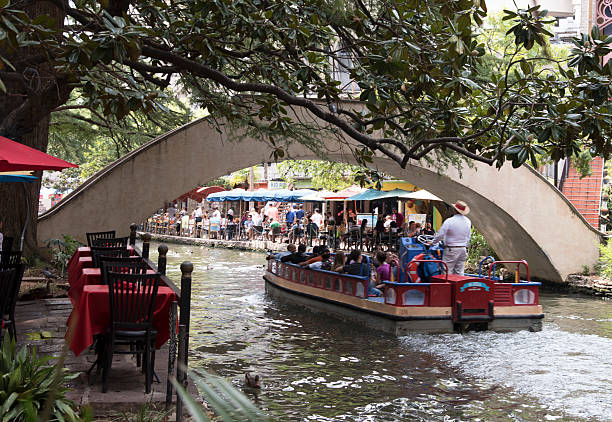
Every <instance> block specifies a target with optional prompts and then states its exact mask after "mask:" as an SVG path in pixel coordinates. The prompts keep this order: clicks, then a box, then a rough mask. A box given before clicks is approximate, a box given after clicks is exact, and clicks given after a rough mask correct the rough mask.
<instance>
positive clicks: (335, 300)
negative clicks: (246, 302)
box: [264, 270, 543, 336]
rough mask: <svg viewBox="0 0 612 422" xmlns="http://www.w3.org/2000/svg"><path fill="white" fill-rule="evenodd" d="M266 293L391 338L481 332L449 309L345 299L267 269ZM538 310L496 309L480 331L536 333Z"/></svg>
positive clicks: (540, 312)
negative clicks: (455, 317)
mask: <svg viewBox="0 0 612 422" xmlns="http://www.w3.org/2000/svg"><path fill="white" fill-rule="evenodd" d="M264 280H265V281H266V292H267V294H268V295H270V296H271V297H274V298H277V299H279V300H280V301H283V302H287V303H292V304H295V305H298V306H301V307H303V308H306V309H308V310H311V311H314V312H318V313H321V314H325V315H331V316H333V317H336V318H338V319H341V320H344V321H350V322H357V323H359V324H360V325H362V326H366V327H370V328H375V329H376V330H378V331H382V332H386V333H389V334H392V335H395V336H404V335H409V334H412V333H426V334H442V333H453V332H457V331H462V330H465V329H474V328H476V329H482V328H483V325H482V324H456V323H454V322H453V319H452V308H451V307H450V306H448V307H444V306H437V307H433V306H427V307H422V306H421V307H397V306H389V305H387V304H385V303H382V302H376V301H372V300H367V299H363V298H359V297H353V296H347V295H344V294H341V293H336V292H334V291H329V290H322V289H320V288H317V287H311V286H308V285H305V284H301V283H295V282H292V281H289V280H287V279H285V278H282V277H279V276H277V275H276V274H274V273H272V272H271V271H269V270H267V271H266V272H265V275H264ZM542 317H543V315H542V308H541V306H539V305H536V306H533V307H529V308H526V307H522V308H521V309H516V307H498V308H496V309H495V318H494V319H493V320H492V321H490V322H488V324H486V325H485V327H484V329H488V330H492V331H498V332H511V331H521V330H530V331H540V330H541V328H542Z"/></svg>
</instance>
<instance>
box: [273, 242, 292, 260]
mask: <svg viewBox="0 0 612 422" xmlns="http://www.w3.org/2000/svg"><path fill="white" fill-rule="evenodd" d="M296 250H297V247H296V246H295V245H294V244H293V243H289V244H288V245H287V250H286V251H285V252H277V253H271V254H268V256H266V259H267V260H270V259H281V258H282V257H284V256H289V255H291V254H293V253H295V251H296Z"/></svg>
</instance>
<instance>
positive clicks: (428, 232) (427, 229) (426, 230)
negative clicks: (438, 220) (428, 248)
mask: <svg viewBox="0 0 612 422" xmlns="http://www.w3.org/2000/svg"><path fill="white" fill-rule="evenodd" d="M422 233H423V234H425V235H428V236H433V235H434V234H436V232H435V231H434V230H433V229H432V228H431V223H425V228H424V229H423V231H422Z"/></svg>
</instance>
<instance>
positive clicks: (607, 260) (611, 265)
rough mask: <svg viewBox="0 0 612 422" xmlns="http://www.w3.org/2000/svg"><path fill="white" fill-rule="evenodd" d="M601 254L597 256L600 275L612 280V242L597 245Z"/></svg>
mask: <svg viewBox="0 0 612 422" xmlns="http://www.w3.org/2000/svg"><path fill="white" fill-rule="evenodd" d="M599 251H600V253H601V256H600V257H599V263H598V264H599V265H598V272H599V275H601V276H602V277H605V278H607V279H608V280H612V242H610V241H608V242H607V243H606V244H605V245H599Z"/></svg>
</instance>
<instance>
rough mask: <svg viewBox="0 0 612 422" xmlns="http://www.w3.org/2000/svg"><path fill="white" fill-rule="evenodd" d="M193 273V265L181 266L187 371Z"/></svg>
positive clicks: (182, 323)
mask: <svg viewBox="0 0 612 422" xmlns="http://www.w3.org/2000/svg"><path fill="white" fill-rule="evenodd" d="M192 272H193V264H192V263H191V262H189V261H185V262H183V263H182V264H181V313H180V317H179V324H181V325H184V326H185V329H186V330H187V331H186V337H185V359H184V361H182V362H181V363H182V364H183V365H185V369H187V355H188V353H189V318H190V313H191V273H192Z"/></svg>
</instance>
